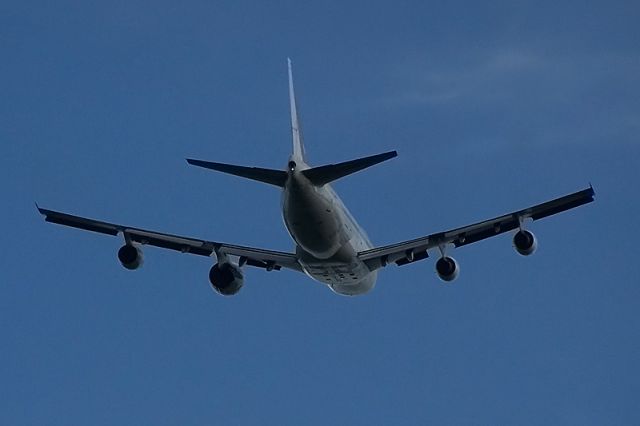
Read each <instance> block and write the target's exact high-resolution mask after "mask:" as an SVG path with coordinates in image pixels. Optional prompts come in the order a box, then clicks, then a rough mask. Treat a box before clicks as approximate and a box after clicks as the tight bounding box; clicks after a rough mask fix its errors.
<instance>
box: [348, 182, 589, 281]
mask: <svg viewBox="0 0 640 426" xmlns="http://www.w3.org/2000/svg"><path fill="white" fill-rule="evenodd" d="M593 196H594V191H593V188H592V187H589V188H587V189H584V190H582V191H578V192H574V193H573V194H569V195H565V196H564V197H560V198H556V199H555V200H551V201H547V202H546V203H542V204H538V205H535V206H532V207H529V208H526V209H523V210H519V211H516V212H513V213H509V214H506V215H503V216H498V217H496V218H493V219H489V220H485V221H482V222H478V223H475V224H473V225H468V226H463V227H461V228H456V229H452V230H449V231H445V232H439V233H436V234H431V235H428V236H426V237H420V238H416V239H414V240H409V241H403V242H401V243H397V244H391V245H388V246H383V247H377V248H374V249H371V250H366V251H362V252H360V253H358V257H359V258H360V259H361V260H363V261H364V262H365V263H366V264H367V266H369V268H371V269H377V268H380V267H383V266H386V265H387V264H389V263H395V264H397V265H399V266H402V265H406V264H408V263H411V262H413V261H416V260H421V259H426V258H427V257H429V254H428V252H427V250H429V249H432V248H437V247H442V246H446V245H448V244H453V245H454V246H455V247H461V246H464V245H467V244H471V243H475V242H476V241H480V240H484V239H485V238H489V237H493V236H495V235H498V234H502V233H504V232H508V231H511V230H513V229H517V228H518V227H520V223H521V221H523V220H526V219H529V218H531V219H532V220H538V219H542V218H545V217H547V216H551V215H554V214H556V213H560V212H563V211H565V210H569V209H572V208H574V207H578V206H581V205H583V204H586V203H590V202H592V201H593Z"/></svg>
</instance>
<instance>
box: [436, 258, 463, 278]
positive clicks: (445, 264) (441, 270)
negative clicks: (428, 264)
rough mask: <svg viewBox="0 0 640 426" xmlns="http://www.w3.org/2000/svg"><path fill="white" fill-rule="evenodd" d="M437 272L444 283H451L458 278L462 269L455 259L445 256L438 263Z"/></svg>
mask: <svg viewBox="0 0 640 426" xmlns="http://www.w3.org/2000/svg"><path fill="white" fill-rule="evenodd" d="M436 272H437V273H438V277H439V278H440V279H441V280H442V281H446V282H450V281H453V280H455V279H456V278H457V277H458V274H459V273H460V267H459V266H458V262H456V260H455V259H454V258H453V257H449V256H443V257H441V258H440V259H438V261H437V262H436Z"/></svg>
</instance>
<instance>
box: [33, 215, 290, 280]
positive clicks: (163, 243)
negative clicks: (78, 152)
mask: <svg viewBox="0 0 640 426" xmlns="http://www.w3.org/2000/svg"><path fill="white" fill-rule="evenodd" d="M36 207H37V208H38V211H39V212H40V214H42V215H43V216H44V217H45V221H46V222H51V223H55V224H59V225H65V226H70V227H73V228H78V229H82V230H85V231H92V232H99V233H102V234H107V235H113V236H116V235H118V234H119V233H123V234H124V235H125V238H128V239H130V240H131V241H134V242H137V243H140V244H143V245H151V246H155V247H161V248H166V249H171V250H175V251H179V252H182V253H191V254H197V255H200V256H207V257H209V256H211V255H212V254H213V253H214V252H215V251H218V250H219V251H222V252H223V253H225V254H228V255H231V256H239V257H241V258H245V260H246V264H248V265H250V266H256V267H263V268H269V269H280V267H284V268H288V269H293V270H296V271H301V270H302V268H301V267H300V264H299V263H298V258H297V256H296V255H295V254H293V253H285V252H280V251H275V250H267V249H260V248H255V247H247V246H241V245H236V244H227V243H221V242H215V241H207V240H202V239H198V238H191V237H183V236H179V235H172V234H166V233H161V232H155V231H148V230H145V229H140V228H135V227H129V226H124V225H118V224H114V223H109V222H103V221H99V220H94V219H89V218H85V217H81V216H74V215H71V214H68V213H62V212H58V211H54V210H48V209H43V208H41V207H39V206H38V205H37V204H36Z"/></svg>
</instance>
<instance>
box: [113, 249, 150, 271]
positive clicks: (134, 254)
mask: <svg viewBox="0 0 640 426" xmlns="http://www.w3.org/2000/svg"><path fill="white" fill-rule="evenodd" d="M118 260H120V263H122V266H124V267H125V268H127V269H130V270H134V269H138V268H139V267H140V266H142V262H143V260H144V259H143V257H142V250H141V249H140V248H139V247H136V246H134V245H133V244H125V245H123V246H122V247H120V250H118Z"/></svg>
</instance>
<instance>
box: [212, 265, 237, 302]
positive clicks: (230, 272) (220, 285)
mask: <svg viewBox="0 0 640 426" xmlns="http://www.w3.org/2000/svg"><path fill="white" fill-rule="evenodd" d="M209 282H211V286H212V287H213V289H214V290H215V291H217V292H218V293H220V294H222V295H224V296H232V295H234V294H236V293H237V292H239V291H240V289H241V288H242V285H243V284H244V275H243V273H242V269H240V267H239V266H237V265H234V264H232V263H223V264H222V265H218V264H217V263H216V264H215V265H213V266H212V267H211V270H210V271H209Z"/></svg>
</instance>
